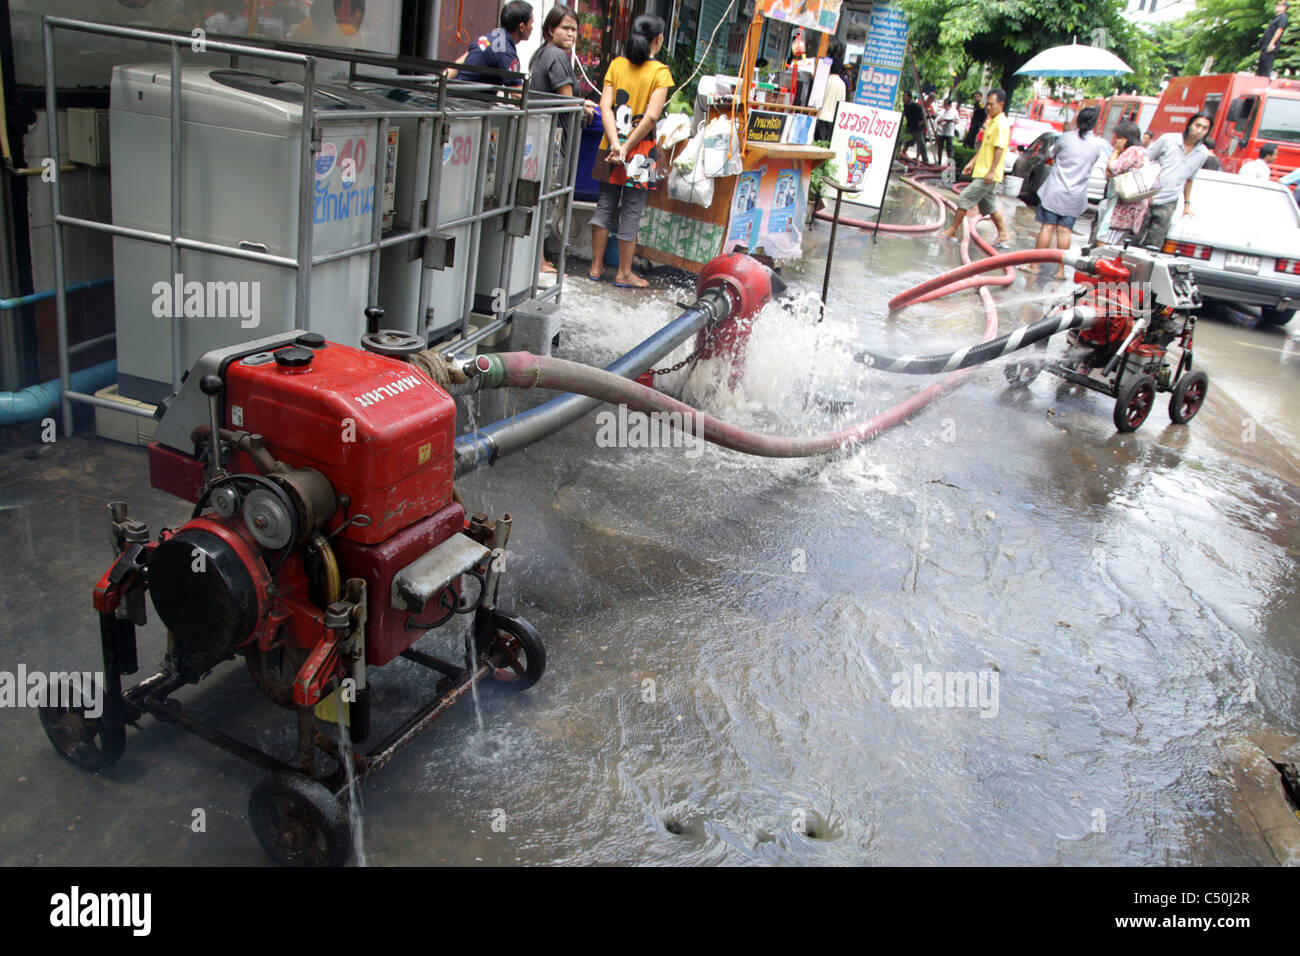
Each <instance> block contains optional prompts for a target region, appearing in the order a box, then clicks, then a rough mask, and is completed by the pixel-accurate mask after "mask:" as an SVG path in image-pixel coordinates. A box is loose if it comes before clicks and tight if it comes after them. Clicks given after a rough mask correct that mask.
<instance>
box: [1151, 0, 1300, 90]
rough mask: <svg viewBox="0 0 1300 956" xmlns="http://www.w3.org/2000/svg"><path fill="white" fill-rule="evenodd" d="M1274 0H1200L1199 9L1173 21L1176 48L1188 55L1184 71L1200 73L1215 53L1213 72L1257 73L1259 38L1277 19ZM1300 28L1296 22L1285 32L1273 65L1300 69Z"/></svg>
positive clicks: (1293, 69)
mask: <svg viewBox="0 0 1300 956" xmlns="http://www.w3.org/2000/svg"><path fill="white" fill-rule="evenodd" d="M1273 7H1274V0H1197V4H1196V9H1195V10H1194V11H1193V12H1192V13H1189V14H1188V15H1187V16H1186V17H1184V18H1183V19H1182V20H1180V21H1178V22H1177V23H1176V24H1174V25H1173V32H1174V48H1175V49H1177V50H1180V51H1181V52H1182V53H1183V56H1184V61H1185V62H1184V69H1183V72H1184V73H1190V74H1196V73H1200V72H1201V70H1202V68H1203V67H1204V65H1205V61H1206V59H1207V58H1209V57H1213V58H1214V60H1213V63H1212V64H1211V67H1210V72H1212V73H1235V72H1237V71H1239V70H1245V71H1248V72H1251V73H1253V72H1254V71H1255V67H1256V66H1257V65H1258V63H1259V41H1260V39H1261V38H1262V37H1263V36H1264V28H1265V27H1267V26H1268V24H1269V21H1270V20H1272V19H1273ZM1297 32H1300V31H1298V30H1297V27H1296V26H1294V25H1292V26H1288V27H1287V32H1286V33H1284V34H1283V35H1282V42H1281V43H1280V44H1279V46H1278V55H1277V59H1276V60H1274V62H1273V68H1274V69H1276V70H1278V71H1279V72H1280V71H1285V70H1291V71H1292V72H1296V71H1300V42H1297V41H1296V39H1295V34H1296V33H1297Z"/></svg>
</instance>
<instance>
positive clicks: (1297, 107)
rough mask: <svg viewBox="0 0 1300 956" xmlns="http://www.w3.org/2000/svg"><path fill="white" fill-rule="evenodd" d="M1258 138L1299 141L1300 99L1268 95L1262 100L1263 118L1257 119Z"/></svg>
mask: <svg viewBox="0 0 1300 956" xmlns="http://www.w3.org/2000/svg"><path fill="white" fill-rule="evenodd" d="M1256 135H1257V136H1259V138H1260V139H1276V140H1281V141H1282V142H1284V143H1300V100H1284V99H1280V98H1278V97H1274V96H1270V97H1269V98H1268V99H1266V100H1265V101H1264V118H1263V119H1262V120H1260V121H1259V133H1257V134H1256Z"/></svg>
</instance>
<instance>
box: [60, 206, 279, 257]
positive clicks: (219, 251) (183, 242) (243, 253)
mask: <svg viewBox="0 0 1300 956" xmlns="http://www.w3.org/2000/svg"><path fill="white" fill-rule="evenodd" d="M54 221H55V222H57V223H59V224H60V225H65V226H76V227H77V228H78V229H89V230H90V231H91V232H102V233H107V234H108V235H110V236H122V237H124V238H126V239H139V240H140V241H141V242H152V243H153V244H155V245H159V246H167V245H171V239H170V237H168V236H167V235H166V234H165V233H161V232H150V231H149V230H147V229H136V228H134V227H132V226H117V225H114V224H113V223H111V222H98V221H96V220H94V219H78V218H77V217H76V216H65V215H62V214H60V215H58V216H56V217H55V219H54ZM176 245H177V247H178V248H181V249H188V250H191V251H193V252H210V253H212V254H213V255H217V256H225V257H226V258H228V259H246V260H248V261H249V262H263V263H266V264H267V265H272V266H281V267H283V268H285V269H297V268H298V260H297V259H290V258H288V257H286V256H277V255H272V254H271V253H269V252H256V251H254V250H252V249H241V248H239V247H238V246H222V245H218V244H217V243H215V242H204V241H203V240H201V239H186V238H183V237H181V238H178V239H177V240H176Z"/></svg>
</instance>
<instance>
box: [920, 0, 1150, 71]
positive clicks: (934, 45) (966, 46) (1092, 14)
mask: <svg viewBox="0 0 1300 956" xmlns="http://www.w3.org/2000/svg"><path fill="white" fill-rule="evenodd" d="M902 6H903V9H904V10H905V11H906V12H907V18H908V23H909V25H910V27H911V41H912V48H913V49H914V50H923V51H925V52H924V53H923V54H921V55H920V56H921V57H922V59H921V62H923V63H924V62H927V61H934V62H936V63H952V64H953V65H958V64H960V63H962V62H963V61H967V62H972V63H982V64H987V65H988V67H989V69H990V71H991V72H992V74H993V78H994V80H995V82H997V84H998V85H999V86H1001V87H1003V88H1004V89H1005V90H1006V91H1007V93H1008V94H1010V93H1012V92H1013V91H1014V90H1015V87H1016V86H1018V85H1019V84H1020V81H1021V79H1022V77H1018V76H1016V75H1015V72H1016V70H1018V69H1019V68H1020V67H1022V66H1024V64H1025V62H1026V61H1027V60H1028V59H1029V58H1030V57H1031V56H1033V55H1034V54H1035V53H1038V52H1040V51H1041V50H1045V49H1047V48H1048V47H1053V46H1059V45H1061V44H1064V43H1069V42H1070V41H1071V39H1072V38H1076V37H1077V38H1078V40H1079V42H1080V43H1085V44H1092V43H1094V42H1099V43H1100V44H1101V45H1104V46H1106V47H1107V48H1108V49H1110V50H1111V51H1112V52H1114V53H1115V54H1116V55H1117V56H1119V57H1120V58H1121V59H1124V60H1125V61H1127V62H1129V65H1130V66H1132V67H1133V68H1134V70H1135V71H1137V70H1138V65H1137V64H1135V63H1133V62H1132V61H1133V60H1139V61H1140V62H1142V64H1143V79H1144V82H1145V79H1146V77H1147V75H1148V74H1149V72H1150V70H1149V69H1148V64H1147V61H1148V60H1150V59H1151V58H1152V54H1151V53H1150V41H1149V40H1148V39H1147V37H1146V34H1145V33H1144V32H1143V31H1142V30H1140V29H1139V28H1138V27H1136V26H1134V25H1133V24H1132V23H1130V22H1129V21H1128V20H1126V19H1125V18H1124V17H1123V16H1122V15H1121V13H1122V10H1123V8H1124V0H991V2H986V3H970V2H968V0H902Z"/></svg>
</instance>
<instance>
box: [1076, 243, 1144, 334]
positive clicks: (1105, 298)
mask: <svg viewBox="0 0 1300 956" xmlns="http://www.w3.org/2000/svg"><path fill="white" fill-rule="evenodd" d="M1096 268H1097V271H1096V273H1095V274H1089V273H1085V272H1081V271H1076V272H1075V275H1074V280H1075V282H1076V283H1078V284H1080V285H1086V286H1090V287H1091V288H1090V290H1089V293H1088V296H1087V297H1086V298H1085V299H1084V300H1083V301H1084V303H1085V304H1087V305H1089V306H1091V307H1092V308H1094V309H1096V310H1097V315H1098V316H1099V318H1098V320H1097V323H1096V324H1095V325H1093V326H1092V327H1091V328H1087V329H1083V330H1082V331H1081V332H1080V333H1079V338H1080V339H1081V340H1082V341H1084V342H1087V343H1088V344H1089V345H1095V346H1097V347H1099V348H1104V347H1106V346H1109V345H1119V344H1120V343H1121V342H1123V341H1124V340H1125V339H1126V338H1128V334H1129V333H1130V332H1131V331H1133V310H1134V309H1137V308H1141V307H1142V301H1141V296H1142V292H1141V291H1140V290H1137V291H1135V290H1134V289H1133V287H1132V286H1131V284H1130V280H1131V279H1132V273H1131V272H1130V270H1129V268H1128V266H1126V265H1124V264H1123V263H1122V262H1121V261H1120V260H1119V257H1116V258H1115V259H1112V260H1106V259H1103V260H1101V261H1100V262H1098V263H1097V267H1096ZM1135 296H1136V297H1137V300H1136V301H1135V299H1134V297H1135Z"/></svg>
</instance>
